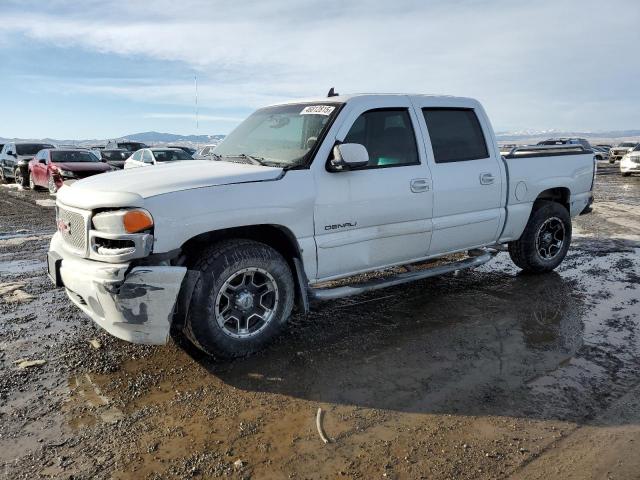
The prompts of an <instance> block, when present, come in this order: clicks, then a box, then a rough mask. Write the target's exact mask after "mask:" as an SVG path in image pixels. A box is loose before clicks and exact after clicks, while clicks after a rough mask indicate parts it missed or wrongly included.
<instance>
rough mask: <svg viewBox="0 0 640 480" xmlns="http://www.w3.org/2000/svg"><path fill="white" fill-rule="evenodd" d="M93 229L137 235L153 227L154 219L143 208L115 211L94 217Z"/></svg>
mask: <svg viewBox="0 0 640 480" xmlns="http://www.w3.org/2000/svg"><path fill="white" fill-rule="evenodd" d="M93 227H94V228H95V229H96V230H99V231H101V232H106V233H137V232H142V231H143V230H148V229H149V228H151V227H153V217H152V216H151V214H150V213H149V212H147V211H146V210H143V209H142V208H135V209H130V210H114V211H111V212H102V213H98V214H96V215H94V216H93Z"/></svg>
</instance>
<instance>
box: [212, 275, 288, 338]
mask: <svg viewBox="0 0 640 480" xmlns="http://www.w3.org/2000/svg"><path fill="white" fill-rule="evenodd" d="M279 297H280V295H279V292H278V284H277V283H276V281H275V279H274V278H273V276H271V274H270V273H269V272H267V271H266V270H264V269H262V268H257V267H252V268H244V269H242V270H239V271H237V272H235V273H233V274H232V275H231V276H230V277H229V278H227V280H226V281H225V282H224V284H223V285H222V287H221V288H220V290H219V291H218V295H217V296H216V301H215V309H214V312H215V316H216V321H217V322H218V325H219V326H220V328H221V329H222V331H223V332H224V333H225V334H226V335H229V336H230V337H233V338H241V339H245V338H249V337H253V336H254V335H257V334H258V333H260V332H261V331H262V330H263V329H264V328H265V327H266V326H267V325H268V324H269V323H270V322H271V321H272V320H273V318H274V316H275V312H276V310H277V308H278V302H279V300H280V299H279Z"/></svg>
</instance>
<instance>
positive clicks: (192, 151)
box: [167, 145, 197, 157]
mask: <svg viewBox="0 0 640 480" xmlns="http://www.w3.org/2000/svg"><path fill="white" fill-rule="evenodd" d="M167 148H179V149H180V150H184V151H185V152H186V153H188V154H189V155H191V156H192V157H193V156H194V155H195V154H196V152H197V150H196V149H195V148H191V147H183V146H180V145H169V146H168V147H167Z"/></svg>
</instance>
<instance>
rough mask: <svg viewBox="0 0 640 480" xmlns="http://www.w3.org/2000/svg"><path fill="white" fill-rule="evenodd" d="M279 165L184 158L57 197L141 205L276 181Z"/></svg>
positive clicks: (92, 181)
mask: <svg viewBox="0 0 640 480" xmlns="http://www.w3.org/2000/svg"><path fill="white" fill-rule="evenodd" d="M282 173H283V170H282V168H277V167H263V166H260V165H247V164H241V163H232V162H223V161H214V160H185V161H182V162H171V163H166V164H160V165H153V166H149V167H140V168H131V169H128V170H119V171H115V172H108V173H104V174H101V175H95V176H93V177H89V178H86V179H84V180H80V181H78V182H75V183H74V184H72V185H70V186H65V187H63V188H61V189H60V190H59V192H58V195H57V197H58V200H59V201H60V202H61V203H63V204H65V205H69V206H72V207H77V208H82V209H87V210H91V209H94V208H101V207H125V206H130V207H136V206H142V205H143V203H144V202H143V200H144V199H145V198H149V197H154V196H156V195H163V194H166V193H171V192H177V191H181V190H189V189H192V188H203V187H212V186H216V185H230V184H235V183H247V182H263V181H268V180H277V179H278V178H280V176H281V175H282Z"/></svg>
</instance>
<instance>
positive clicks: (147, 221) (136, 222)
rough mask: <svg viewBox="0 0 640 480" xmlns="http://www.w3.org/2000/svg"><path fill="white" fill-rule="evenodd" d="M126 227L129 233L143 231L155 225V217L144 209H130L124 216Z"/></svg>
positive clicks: (123, 220)
mask: <svg viewBox="0 0 640 480" xmlns="http://www.w3.org/2000/svg"><path fill="white" fill-rule="evenodd" d="M122 224H123V225H124V229H125V230H126V231H127V232H128V233H136V232H141V231H142V230H147V229H148V228H151V227H152V226H153V218H151V215H149V214H148V213H147V212H145V211H143V210H129V211H128V212H127V213H125V214H124V217H123V218H122Z"/></svg>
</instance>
